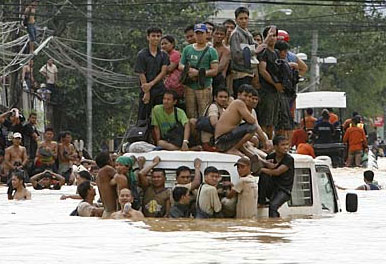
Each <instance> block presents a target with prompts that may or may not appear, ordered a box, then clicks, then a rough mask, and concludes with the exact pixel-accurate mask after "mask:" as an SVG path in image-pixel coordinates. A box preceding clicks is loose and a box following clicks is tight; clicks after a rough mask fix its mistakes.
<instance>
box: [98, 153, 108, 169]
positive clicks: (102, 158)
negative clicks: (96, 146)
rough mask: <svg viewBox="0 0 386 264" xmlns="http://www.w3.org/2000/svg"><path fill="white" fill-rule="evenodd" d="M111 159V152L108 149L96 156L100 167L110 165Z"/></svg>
mask: <svg viewBox="0 0 386 264" xmlns="http://www.w3.org/2000/svg"><path fill="white" fill-rule="evenodd" d="M109 161H110V154H109V153H108V152H107V151H104V152H101V153H99V154H98V155H97V156H96V158H95V163H96V164H97V166H98V167H99V168H103V167H104V166H106V165H108V164H109Z"/></svg>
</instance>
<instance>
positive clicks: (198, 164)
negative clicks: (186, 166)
mask: <svg viewBox="0 0 386 264" xmlns="http://www.w3.org/2000/svg"><path fill="white" fill-rule="evenodd" d="M201 164H202V160H200V159H199V158H196V159H195V160H194V179H193V181H192V185H191V188H190V190H194V189H197V187H198V186H200V184H201V171H200V169H201Z"/></svg>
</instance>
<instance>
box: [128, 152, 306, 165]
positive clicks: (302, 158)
mask: <svg viewBox="0 0 386 264" xmlns="http://www.w3.org/2000/svg"><path fill="white" fill-rule="evenodd" d="M124 155H125V156H136V157H138V156H144V157H145V158H146V159H147V160H152V159H153V158H154V157H155V156H160V157H161V160H162V161H181V162H192V161H193V160H194V159H195V158H200V159H201V160H202V161H204V162H208V161H214V162H216V163H232V164H234V163H235V162H236V161H237V160H238V159H239V158H240V157H239V156H236V155H231V154H224V153H219V152H206V151H166V150H162V151H151V152H146V153H126V154H124ZM291 156H292V157H293V158H294V159H295V164H299V163H301V164H305V163H314V160H313V158H312V157H311V156H308V155H300V154H291Z"/></svg>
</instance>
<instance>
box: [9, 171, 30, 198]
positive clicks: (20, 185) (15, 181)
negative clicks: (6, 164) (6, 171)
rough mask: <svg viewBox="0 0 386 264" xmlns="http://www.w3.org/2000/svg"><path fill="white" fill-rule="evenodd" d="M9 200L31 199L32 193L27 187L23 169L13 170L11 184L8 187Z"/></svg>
mask: <svg viewBox="0 0 386 264" xmlns="http://www.w3.org/2000/svg"><path fill="white" fill-rule="evenodd" d="M14 191H15V192H14ZM8 200H31V193H30V191H28V190H27V189H26V188H25V184H24V172H23V171H22V170H17V171H13V172H12V178H11V185H10V186H9V189H8Z"/></svg>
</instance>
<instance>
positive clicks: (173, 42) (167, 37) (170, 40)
mask: <svg viewBox="0 0 386 264" xmlns="http://www.w3.org/2000/svg"><path fill="white" fill-rule="evenodd" d="M163 39H166V40H167V41H169V42H170V43H171V44H172V45H173V48H174V47H175V46H176V39H175V38H174V37H173V36H171V35H165V36H163V37H162V38H161V40H163Z"/></svg>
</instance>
